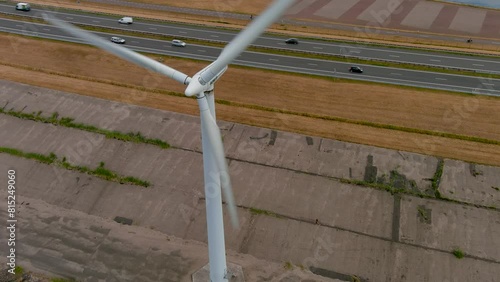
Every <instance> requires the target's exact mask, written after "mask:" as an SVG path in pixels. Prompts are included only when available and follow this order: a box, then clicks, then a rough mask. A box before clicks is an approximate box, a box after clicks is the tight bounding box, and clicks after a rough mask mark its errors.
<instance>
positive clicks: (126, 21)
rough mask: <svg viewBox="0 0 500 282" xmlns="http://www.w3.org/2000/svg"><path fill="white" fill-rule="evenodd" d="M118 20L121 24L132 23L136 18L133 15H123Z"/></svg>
mask: <svg viewBox="0 0 500 282" xmlns="http://www.w3.org/2000/svg"><path fill="white" fill-rule="evenodd" d="M118 22H119V23H121V24H132V23H134V19H133V18H132V17H123V18H121V19H119V20H118Z"/></svg>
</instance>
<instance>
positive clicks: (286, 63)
mask: <svg viewBox="0 0 500 282" xmlns="http://www.w3.org/2000/svg"><path fill="white" fill-rule="evenodd" d="M0 31H5V32H11V33H17V34H24V35H28V36H37V37H43V38H51V39H57V40H65V41H72V42H78V43H83V42H82V41H81V40H80V39H76V38H73V37H71V36H69V35H66V34H65V33H64V32H62V31H61V30H59V29H57V28H55V27H53V26H50V25H45V24H34V23H27V22H23V21H15V20H7V19H0ZM97 34H98V35H100V36H102V37H103V38H105V39H107V40H109V38H110V37H111V36H121V37H123V38H125V39H126V40H127V44H126V45H125V46H126V47H127V48H130V49H132V50H136V51H140V52H148V53H156V54H164V55H169V56H175V57H184V58H193V59H200V60H207V61H212V60H214V59H215V58H216V57H217V56H218V55H219V53H220V51H221V48H218V47H211V46H204V45H195V44H189V45H188V46H187V47H185V48H179V47H173V46H171V44H170V42H169V41H163V40H155V39H147V38H142V37H133V36H122V35H120V34H119V33H114V34H108V33H97ZM234 64H236V65H244V66H252V67H257V68H264V69H273V70H282V71H288V72H295V73H304V74H314V75H320V76H327V77H337V78H347V79H355V80H363V81H372V82H382V83H389V84H397V85H407V86H416V87H423V88H431V89H442V90H451V91H458V92H464V93H472V94H484V95H493V96H500V79H487V78H478V77H471V76H464V75H451V74H442V73H433V72H424V71H414V70H405V69H399V68H389V67H378V66H372V65H359V66H361V67H362V68H363V69H364V70H365V73H363V74H356V73H350V72H349V71H348V68H349V66H350V65H351V64H349V63H340V62H334V61H329V60H320V59H310V58H301V57H295V56H283V55H276V54H267V53H260V52H244V53H243V54H242V55H241V56H240V57H238V59H237V60H236V61H235V62H234ZM180 71H182V70H180ZM191 75H193V74H191Z"/></svg>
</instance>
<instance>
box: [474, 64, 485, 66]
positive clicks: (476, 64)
mask: <svg viewBox="0 0 500 282" xmlns="http://www.w3.org/2000/svg"><path fill="white" fill-rule="evenodd" d="M472 65H473V66H478V67H484V65H481V64H472Z"/></svg>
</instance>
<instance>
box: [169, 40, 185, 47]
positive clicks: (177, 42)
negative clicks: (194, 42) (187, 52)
mask: <svg viewBox="0 0 500 282" xmlns="http://www.w3.org/2000/svg"><path fill="white" fill-rule="evenodd" d="M172 46H177V47H186V42H184V41H180V40H178V39H174V40H172Z"/></svg>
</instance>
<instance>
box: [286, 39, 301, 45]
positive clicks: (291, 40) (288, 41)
mask: <svg viewBox="0 0 500 282" xmlns="http://www.w3.org/2000/svg"><path fill="white" fill-rule="evenodd" d="M285 43H286V44H299V41H298V40H297V38H289V39H287V40H285Z"/></svg>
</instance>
